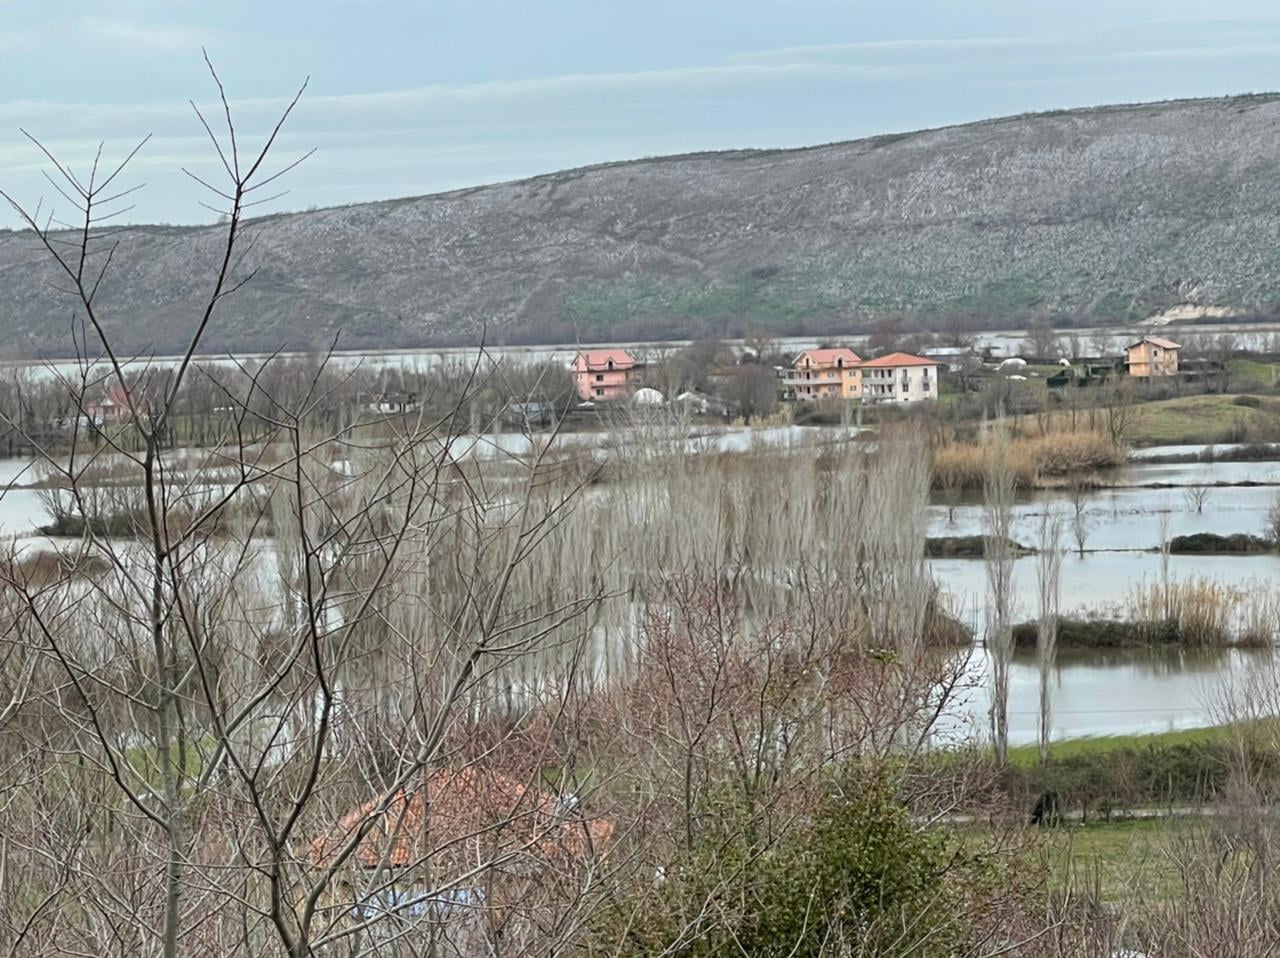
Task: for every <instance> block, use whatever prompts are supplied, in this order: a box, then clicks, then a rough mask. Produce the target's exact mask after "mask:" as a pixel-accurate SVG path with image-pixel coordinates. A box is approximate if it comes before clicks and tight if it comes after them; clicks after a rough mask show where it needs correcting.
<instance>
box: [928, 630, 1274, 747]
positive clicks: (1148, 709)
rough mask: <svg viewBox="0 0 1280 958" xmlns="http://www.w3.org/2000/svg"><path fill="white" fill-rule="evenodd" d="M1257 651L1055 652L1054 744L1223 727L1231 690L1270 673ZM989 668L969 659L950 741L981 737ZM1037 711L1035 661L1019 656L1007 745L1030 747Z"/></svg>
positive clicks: (1264, 654)
mask: <svg viewBox="0 0 1280 958" xmlns="http://www.w3.org/2000/svg"><path fill="white" fill-rule="evenodd" d="M1271 655H1272V653H1271V652H1270V651H1269V650H1261V649H1204V650H1201V649H1169V648H1159V649H1062V650H1060V651H1059V652H1058V657H1057V666H1056V668H1055V669H1054V670H1053V683H1052V689H1053V692H1052V700H1053V716H1052V728H1053V737H1054V738H1055V739H1061V738H1077V737H1081V736H1088V735H1127V734H1136V733H1153V732H1167V731H1172V730H1175V729H1183V728H1196V727H1199V726H1204V725H1212V724H1214V723H1216V722H1219V721H1222V718H1223V706H1224V704H1225V702H1226V701H1227V698H1228V696H1229V691H1230V688H1231V686H1232V684H1233V682H1234V681H1235V680H1238V679H1239V678H1241V677H1242V676H1244V675H1245V674H1246V673H1248V672H1250V671H1256V670H1258V669H1262V668H1269V667H1270V665H1271ZM989 669H990V661H989V659H988V658H987V657H986V654H985V652H983V651H975V652H974V653H973V654H972V658H971V660H970V678H971V679H972V680H973V681H974V682H975V683H976V685H975V686H974V687H971V688H970V689H969V690H968V691H967V692H965V693H963V694H962V697H961V701H960V703H959V708H958V710H957V711H958V713H959V714H958V716H957V717H956V718H955V719H953V724H952V726H951V729H950V731H951V732H952V733H953V734H964V733H966V732H972V733H976V734H978V735H979V736H984V735H985V734H986V730H987V728H988V717H987V716H988V709H989V708H990V698H989V695H988V688H989V679H990V675H989ZM1039 709H1040V674H1039V671H1038V668H1037V666H1036V661H1035V655H1034V653H1031V652H1022V651H1020V652H1019V653H1018V654H1017V655H1015V657H1014V663H1013V667H1012V669H1011V670H1010V679H1009V740H1010V742H1012V743H1014V744H1023V743H1027V742H1034V741H1036V738H1037V727H1038V722H1039Z"/></svg>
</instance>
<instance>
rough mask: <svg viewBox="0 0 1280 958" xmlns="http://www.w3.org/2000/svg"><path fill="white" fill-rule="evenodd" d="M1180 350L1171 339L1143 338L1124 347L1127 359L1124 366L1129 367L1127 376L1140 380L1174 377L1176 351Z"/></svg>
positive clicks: (1176, 368)
mask: <svg viewBox="0 0 1280 958" xmlns="http://www.w3.org/2000/svg"><path fill="white" fill-rule="evenodd" d="M1181 348H1182V346H1180V345H1179V344H1178V343H1175V342H1174V341H1173V340H1171V339H1161V338H1160V337H1159V336H1144V337H1143V338H1142V339H1140V340H1138V341H1137V342H1136V343H1132V344H1130V345H1129V346H1127V347H1126V352H1127V353H1128V357H1127V359H1126V361H1125V365H1126V366H1128V367H1129V375H1130V376H1136V377H1139V378H1142V379H1148V378H1150V377H1152V376H1176V375H1177V373H1178V350H1180V349H1181Z"/></svg>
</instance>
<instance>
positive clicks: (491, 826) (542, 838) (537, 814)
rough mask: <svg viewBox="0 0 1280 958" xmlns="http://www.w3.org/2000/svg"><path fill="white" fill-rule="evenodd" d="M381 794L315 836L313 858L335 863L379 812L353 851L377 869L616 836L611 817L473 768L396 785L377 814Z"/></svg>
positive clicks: (568, 847) (551, 853) (562, 847)
mask: <svg viewBox="0 0 1280 958" xmlns="http://www.w3.org/2000/svg"><path fill="white" fill-rule="evenodd" d="M377 806H378V801H377V800H376V799H375V800H371V801H368V802H365V803H364V804H363V805H361V806H359V807H358V808H354V809H352V810H351V811H349V812H347V813H346V814H345V815H343V816H342V817H341V818H339V819H338V821H337V822H335V823H334V825H333V827H332V828H330V829H329V830H328V831H327V832H326V833H324V834H323V835H321V836H319V837H318V838H316V839H315V840H314V841H313V842H312V843H311V860H312V861H313V862H314V863H315V864H317V865H321V866H324V865H328V864H330V863H331V862H332V861H333V860H334V858H335V856H336V855H337V854H338V853H339V852H340V851H341V850H342V849H343V848H344V847H346V845H347V843H348V842H349V841H350V840H351V839H352V838H353V837H354V836H355V835H356V833H357V832H358V831H359V829H360V828H361V827H362V826H363V825H364V824H365V823H366V822H367V821H369V820H370V818H371V817H372V818H373V819H374V821H373V824H372V826H371V827H370V828H369V829H368V831H367V832H366V834H365V835H364V837H363V838H362V839H361V840H360V843H359V845H357V846H356V850H355V852H354V854H353V855H352V857H351V858H350V859H349V861H351V862H352V863H353V864H355V865H358V866H360V867H363V868H376V867H377V866H378V865H380V864H382V863H383V862H385V863H387V864H389V865H392V866H398V867H405V866H411V865H414V864H417V863H418V862H420V861H422V860H423V859H424V858H425V857H426V856H427V855H444V856H449V857H454V856H460V857H463V858H469V859H471V860H473V861H474V860H475V858H476V856H477V850H481V854H490V855H492V854H495V853H503V854H508V853H513V852H528V853H533V854H539V853H540V854H541V855H543V856H546V857H549V858H555V857H564V856H568V857H571V858H576V857H583V856H586V855H590V854H592V853H593V852H596V851H598V850H600V849H601V848H602V847H603V846H604V845H606V844H607V843H608V841H609V839H610V838H611V837H612V836H613V823H612V822H610V821H609V820H608V819H605V818H591V817H588V816H586V815H584V814H583V813H582V812H580V811H578V810H576V809H569V810H567V811H566V810H562V808H561V807H560V804H559V802H558V801H557V799H556V797H555V796H553V795H551V794H550V793H549V792H545V791H542V790H541V789H538V788H535V787H533V786H531V785H527V784H525V783H523V782H520V781H518V780H516V779H514V778H511V777H509V776H506V775H501V774H497V773H490V772H485V771H482V770H480V769H476V768H464V769H459V770H441V771H437V772H435V773H434V774H432V775H431V776H430V777H428V778H426V779H425V780H419V781H418V782H415V783H413V784H411V785H409V786H406V787H405V788H403V789H401V790H400V791H398V792H397V793H396V794H395V795H393V796H392V799H391V802H390V804H389V805H388V806H387V808H386V810H385V811H384V812H382V813H381V814H380V815H378V814H376V809H377Z"/></svg>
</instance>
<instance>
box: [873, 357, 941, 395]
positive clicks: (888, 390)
mask: <svg viewBox="0 0 1280 958" xmlns="http://www.w3.org/2000/svg"><path fill="white" fill-rule="evenodd" d="M941 365H942V364H941V363H939V362H938V360H936V359H926V358H924V357H922V356H912V355H910V354H909V353H890V354H889V355H888V356H881V357H880V358H879V359H868V360H866V361H864V362H862V363H860V364H859V367H858V368H859V369H860V370H861V371H862V401H863V402H922V401H924V400H926V399H937V398H938V369H939V368H940V367H941Z"/></svg>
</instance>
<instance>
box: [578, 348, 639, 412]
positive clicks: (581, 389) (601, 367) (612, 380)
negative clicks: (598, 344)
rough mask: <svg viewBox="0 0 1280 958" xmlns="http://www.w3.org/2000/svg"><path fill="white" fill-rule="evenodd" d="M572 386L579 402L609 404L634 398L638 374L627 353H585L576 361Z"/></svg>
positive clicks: (590, 350)
mask: <svg viewBox="0 0 1280 958" xmlns="http://www.w3.org/2000/svg"><path fill="white" fill-rule="evenodd" d="M572 369H573V384H574V386H575V387H576V388H577V390H578V398H579V399H582V400H591V401H593V402H607V401H609V400H611V399H623V398H625V397H627V396H629V395H631V393H632V391H633V390H634V389H635V387H636V382H637V379H638V375H639V370H638V369H637V367H636V361H635V360H634V359H633V358H632V356H631V354H630V353H629V352H627V351H626V350H625V349H584V350H583V351H582V352H580V353H578V355H577V356H576V357H574V360H573V366H572Z"/></svg>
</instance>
